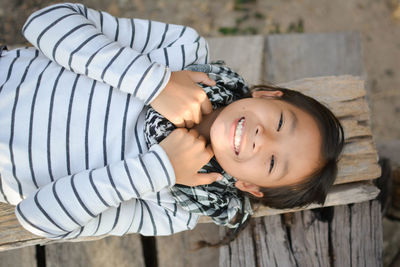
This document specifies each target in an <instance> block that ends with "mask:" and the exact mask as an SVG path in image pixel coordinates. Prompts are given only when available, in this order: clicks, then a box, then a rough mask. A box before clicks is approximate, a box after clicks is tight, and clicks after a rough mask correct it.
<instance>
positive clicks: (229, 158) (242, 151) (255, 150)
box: [210, 91, 321, 196]
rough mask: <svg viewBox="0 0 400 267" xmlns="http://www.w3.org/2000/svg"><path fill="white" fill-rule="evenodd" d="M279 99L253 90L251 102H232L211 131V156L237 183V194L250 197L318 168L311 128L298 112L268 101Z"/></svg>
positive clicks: (318, 140)
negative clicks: (245, 194) (262, 189)
mask: <svg viewBox="0 0 400 267" xmlns="http://www.w3.org/2000/svg"><path fill="white" fill-rule="evenodd" d="M281 94H282V93H281V92H280V91H273V92H271V91H269V92H268V91H259V92H256V93H254V94H253V98H246V99H241V100H238V101H236V102H233V103H231V104H230V105H228V106H227V107H225V108H224V109H223V110H222V111H221V113H220V114H219V115H218V117H217V118H216V119H215V121H214V123H213V124H212V126H211V129H210V139H211V145H212V148H213V151H214V154H215V157H216V159H217V161H218V163H219V164H220V165H221V167H222V168H223V169H224V170H225V171H226V172H227V173H229V174H230V175H232V176H233V177H235V178H237V179H238V183H237V184H236V186H237V187H239V189H241V190H244V191H249V192H251V193H253V194H255V193H254V192H255V191H258V187H259V186H260V187H277V186H284V185H292V184H296V183H297V182H300V181H301V180H302V179H304V178H305V177H308V175H310V174H311V173H312V172H313V171H314V170H316V169H317V168H318V167H319V164H320V154H321V152H320V151H321V135H320V132H319V128H318V126H317V123H316V122H315V120H314V119H313V118H312V117H311V116H310V115H309V114H308V113H306V112H304V111H302V110H301V109H299V108H297V107H295V106H293V105H291V104H289V103H287V102H284V101H281V100H277V99H273V98H272V96H280V95H281ZM241 121H243V122H242V123H239V122H241ZM240 124H242V126H241V128H242V130H241V133H240ZM235 136H236V137H235ZM235 138H236V139H237V140H236V142H235ZM254 190H255V191H254ZM255 195H256V196H262V194H261V195H260V194H258V195H257V194H255Z"/></svg>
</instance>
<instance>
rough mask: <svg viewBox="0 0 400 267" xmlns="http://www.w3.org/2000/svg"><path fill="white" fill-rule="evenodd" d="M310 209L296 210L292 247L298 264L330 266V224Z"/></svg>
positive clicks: (292, 229)
mask: <svg viewBox="0 0 400 267" xmlns="http://www.w3.org/2000/svg"><path fill="white" fill-rule="evenodd" d="M315 216H316V215H315V214H314V213H313V212H312V211H310V210H306V211H302V212H295V213H294V214H293V220H294V223H293V225H292V227H291V228H290V234H291V237H292V238H291V247H292V250H293V255H294V257H295V258H296V263H297V265H298V266H307V267H308V266H309V267H311V266H316V267H317V266H329V265H330V261H329V243H328V234H329V225H328V222H327V221H322V220H318V219H316V217H315ZM355 266H356V265H355Z"/></svg>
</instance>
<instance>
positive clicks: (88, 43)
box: [23, 3, 208, 104]
mask: <svg viewBox="0 0 400 267" xmlns="http://www.w3.org/2000/svg"><path fill="white" fill-rule="evenodd" d="M23 34H24V35H25V37H26V38H27V39H28V40H29V41H30V42H31V43H32V44H33V45H34V46H35V47H37V48H38V49H39V50H40V51H42V52H43V53H44V54H45V55H46V56H47V57H48V58H50V59H52V60H54V61H56V62H57V63H58V64H60V65H62V66H63V67H65V68H66V69H68V70H71V71H74V72H76V73H80V74H84V75H87V76H88V77H90V78H92V79H95V80H98V81H101V82H105V83H107V84H109V85H111V86H113V87H116V88H119V89H120V90H122V91H124V92H127V93H131V94H133V95H134V96H135V97H138V98H140V99H142V100H143V101H144V102H145V103H146V104H148V103H150V102H151V101H152V100H153V99H154V98H155V97H156V96H157V95H158V93H159V92H160V91H161V90H162V89H163V88H164V87H165V85H166V84H167V82H168V80H169V77H170V71H171V70H172V71H176V70H182V69H183V68H184V67H185V66H187V65H190V64H192V63H206V62H207V58H208V48H207V43H206V41H205V40H204V39H203V38H201V37H200V36H199V35H198V34H197V32H196V31H195V30H193V29H191V28H189V27H185V26H179V25H173V24H165V23H161V22H156V21H149V20H141V19H128V18H115V17H113V16H111V15H110V14H108V13H106V12H101V11H96V10H93V9H90V8H86V7H85V6H83V5H81V4H70V3H66V4H57V5H53V6H50V7H47V8H44V9H42V10H39V11H37V12H35V13H33V14H32V15H31V16H30V17H29V18H28V20H27V22H26V23H25V25H24V27H23ZM166 66H168V67H166Z"/></svg>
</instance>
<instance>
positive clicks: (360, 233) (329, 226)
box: [220, 200, 382, 267]
mask: <svg viewBox="0 0 400 267" xmlns="http://www.w3.org/2000/svg"><path fill="white" fill-rule="evenodd" d="M381 217H382V214H381V213H380V205H379V202H378V201H377V200H372V201H367V202H363V203H356V204H351V205H346V206H335V207H332V208H330V209H318V210H306V211H299V212H295V213H287V214H285V216H283V215H274V216H268V217H264V218H256V219H254V223H251V224H249V226H248V227H247V228H246V229H245V230H244V231H243V233H241V234H240V235H239V236H238V237H237V238H236V239H235V240H234V241H232V242H231V243H230V244H229V245H226V246H223V247H221V248H220V259H221V261H220V266H285V267H286V266H287V267H292V266H293V267H294V266H307V267H309V266H327V267H329V266H332V267H333V266H336V267H342V266H378V267H379V266H382V231H381V227H382V224H381ZM288 233H290V235H288ZM251 238H253V243H251V242H249V239H251ZM244 245H246V247H244ZM245 264H247V265H245ZM251 264H253V265H251Z"/></svg>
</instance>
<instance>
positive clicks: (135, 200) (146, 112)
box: [0, 3, 343, 239]
mask: <svg viewBox="0 0 400 267" xmlns="http://www.w3.org/2000/svg"><path fill="white" fill-rule="evenodd" d="M66 29H67V31H65V30H66ZM23 33H24V35H25V36H26V37H27V39H28V40H29V41H30V42H31V43H32V44H33V45H34V46H35V47H34V48H33V47H29V48H18V49H14V50H11V51H3V52H2V54H1V55H0V56H1V57H0V66H1V71H0V128H1V129H2V131H1V132H0V201H2V202H5V203H9V204H12V205H16V210H15V212H16V215H17V218H18V220H19V221H20V223H21V224H22V225H23V226H24V227H25V228H26V229H28V230H29V231H31V232H32V233H34V234H37V235H40V236H44V237H47V238H54V239H60V238H65V239H69V238H76V237H79V236H99V235H124V234H127V233H140V234H143V235H169V234H173V233H176V232H179V231H183V230H188V229H193V228H194V227H195V225H196V224H197V220H198V218H199V216H200V215H207V216H210V217H211V218H212V219H213V220H214V222H216V223H218V224H221V225H227V226H229V227H233V228H234V229H239V228H240V227H241V226H243V225H244V223H245V222H246V221H247V220H248V218H249V217H250V215H251V214H252V210H251V204H250V200H249V198H248V195H247V193H249V194H250V195H251V196H254V197H256V198H257V199H259V200H261V201H262V202H264V203H265V204H266V205H269V206H271V207H277V208H286V207H295V206H301V205H306V204H309V203H311V202H318V203H323V201H324V199H325V197H326V194H327V191H328V189H329V187H330V186H331V185H332V184H333V181H334V178H335V174H336V169H337V167H336V161H337V157H338V155H339V153H340V151H341V149H342V146H343V131H342V128H341V126H340V124H339V122H338V120H337V119H336V118H335V117H334V116H333V114H332V113H331V112H330V111H329V110H328V109H327V108H325V107H324V106H323V105H321V104H320V103H318V102H317V101H315V100H314V99H312V98H309V97H307V96H304V95H302V94H300V93H298V92H295V91H291V90H287V89H283V88H270V87H259V88H258V89H262V90H258V91H257V90H256V91H254V92H252V93H251V94H250V91H249V89H248V87H247V85H246V84H245V82H244V81H243V79H242V78H241V77H240V76H239V75H237V74H236V73H234V72H233V71H232V70H230V69H229V68H226V67H224V66H221V65H219V64H206V63H207V60H208V46H207V43H206V41H205V40H204V38H202V37H200V36H199V35H198V34H197V33H196V32H195V31H194V30H193V29H191V28H188V27H185V26H179V25H172V24H165V23H161V22H155V21H149V20H141V19H127V18H115V17H112V16H111V15H110V14H108V13H105V12H100V11H96V10H93V9H89V8H87V7H85V6H83V5H81V4H68V3H66V4H58V5H54V6H50V7H47V8H45V9H42V10H39V11H37V12H35V13H34V14H32V15H31V17H30V18H29V19H28V20H27V22H26V24H25V25H24V28H23ZM184 69H187V70H184ZM204 72H206V73H207V74H208V75H209V76H210V77H211V78H212V79H210V78H209V77H208V76H207V75H206V74H205V73H204ZM214 155H215V157H214ZM199 170H200V171H199ZM204 172H207V173H204Z"/></svg>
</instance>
